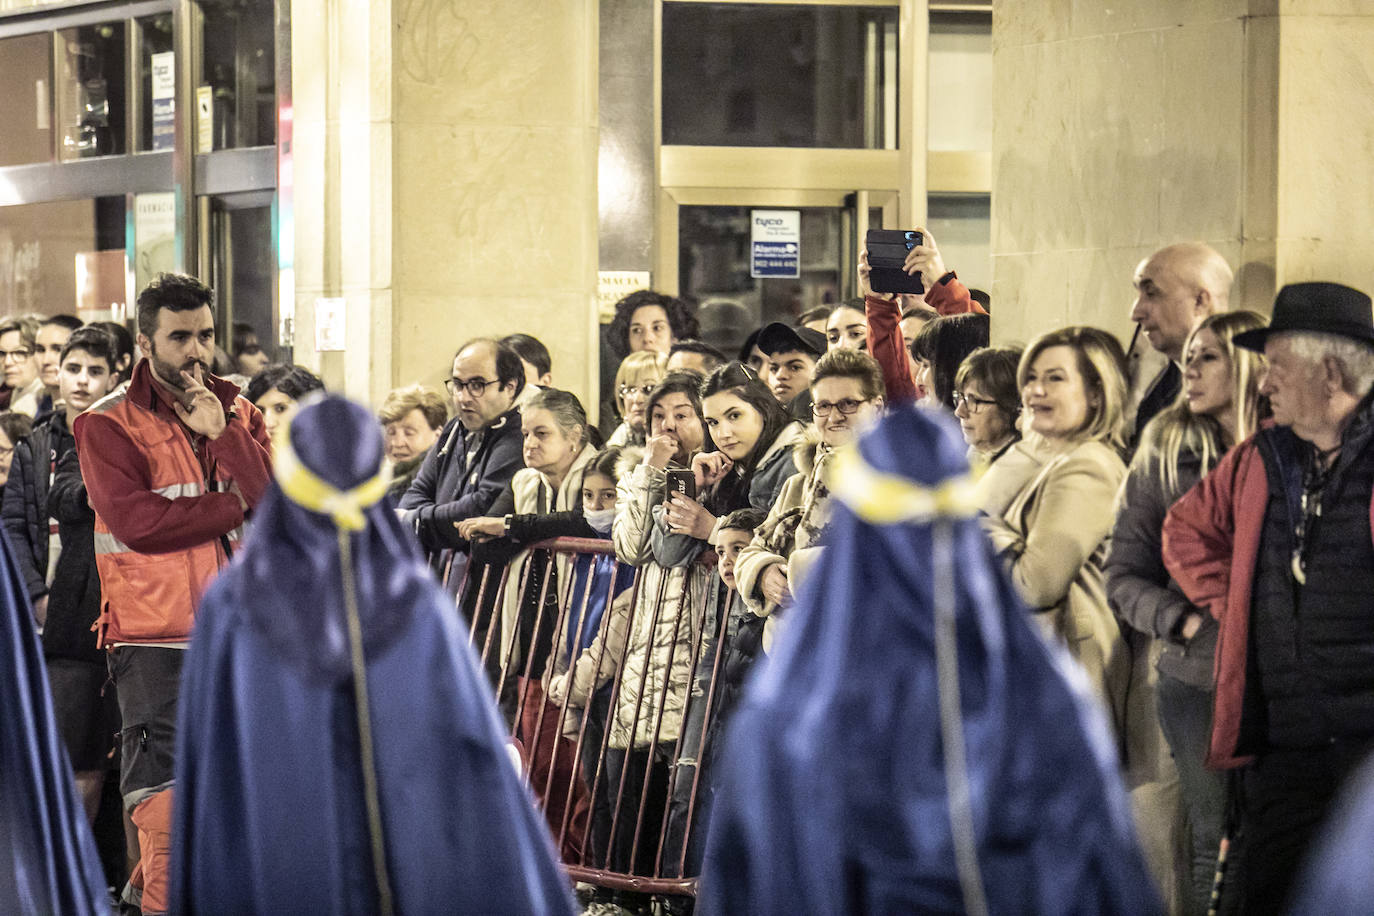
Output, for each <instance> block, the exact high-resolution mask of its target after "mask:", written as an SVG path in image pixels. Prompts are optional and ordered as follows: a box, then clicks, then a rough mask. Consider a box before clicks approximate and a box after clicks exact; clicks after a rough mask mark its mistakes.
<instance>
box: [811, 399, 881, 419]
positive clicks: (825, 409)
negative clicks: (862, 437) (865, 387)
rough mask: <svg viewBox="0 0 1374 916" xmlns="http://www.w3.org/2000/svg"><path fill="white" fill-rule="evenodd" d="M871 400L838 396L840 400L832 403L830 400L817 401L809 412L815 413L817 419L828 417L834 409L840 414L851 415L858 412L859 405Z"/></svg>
mask: <svg viewBox="0 0 1374 916" xmlns="http://www.w3.org/2000/svg"><path fill="white" fill-rule="evenodd" d="M871 400H872V398H864V399H863V400H862V401H860V400H858V399H857V398H840V400H838V401H835V402H834V403H833V404H832V403H831V402H830V401H817V402H816V403H814V404H812V405H811V412H812V413H813V414H815V415H816V417H817V418H818V419H819V418H822V417H828V416H830V415H831V414H832V413H833V412H835V411H836V410H838V411H839V412H840V415H841V416H844V417H851V416H853V415H854V414H855V413H857V412H858V410H859V407H860V406H862V405H864V404H867V403H868V402H869V401H871Z"/></svg>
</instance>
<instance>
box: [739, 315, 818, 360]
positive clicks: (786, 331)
mask: <svg viewBox="0 0 1374 916" xmlns="http://www.w3.org/2000/svg"><path fill="white" fill-rule="evenodd" d="M754 345H755V346H756V347H758V348H759V349H760V350H762V351H763V352H764V353H765V354H766V355H768V356H772V355H773V354H774V353H792V352H794V351H800V352H802V353H810V354H811V355H812V356H814V357H816V358H817V359H820V358H821V357H822V356H824V355H825V350H826V341H825V335H824V334H822V333H821V332H820V331H813V330H811V329H810V328H807V327H800V328H794V327H792V326H791V325H786V324H783V323H782V322H781V321H775V322H773V323H772V324H768V325H764V327H763V330H761V331H759V336H758V339H757V340H756V341H755V342H754Z"/></svg>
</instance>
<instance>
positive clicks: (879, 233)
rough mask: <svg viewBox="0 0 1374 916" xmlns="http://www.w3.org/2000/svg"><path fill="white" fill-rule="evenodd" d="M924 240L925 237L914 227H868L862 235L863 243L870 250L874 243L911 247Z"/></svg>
mask: <svg viewBox="0 0 1374 916" xmlns="http://www.w3.org/2000/svg"><path fill="white" fill-rule="evenodd" d="M924 241H925V237H924V236H922V235H921V233H919V232H917V231H916V230H915V229H870V230H868V233H867V234H866V235H865V236H864V245H865V246H867V247H868V248H869V249H870V250H871V249H872V248H873V246H874V245H901V246H903V247H905V248H912V247H915V246H916V245H920V244H921V243H922V242H924Z"/></svg>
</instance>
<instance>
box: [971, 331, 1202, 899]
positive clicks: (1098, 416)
mask: <svg viewBox="0 0 1374 916" xmlns="http://www.w3.org/2000/svg"><path fill="white" fill-rule="evenodd" d="M1125 364H1126V357H1125V354H1124V353H1123V352H1122V350H1121V345H1120V344H1119V343H1117V340H1116V338H1115V337H1112V336H1111V335H1110V334H1108V333H1107V332H1105V331H1101V330H1099V329H1097V328H1088V327H1068V328H1064V329H1062V330H1059V331H1054V332H1051V333H1049V334H1046V335H1044V336H1042V337H1040V338H1039V339H1038V340H1036V341H1035V342H1034V343H1032V344H1031V345H1030V347H1029V348H1027V350H1026V352H1025V354H1023V355H1022V357H1021V364H1020V366H1019V367H1018V369H1017V381H1018V383H1019V384H1020V386H1021V403H1022V412H1023V416H1024V417H1025V420H1024V423H1025V426H1024V427H1023V428H1024V429H1025V432H1026V438H1027V440H1028V443H1027V444H1028V445H1029V446H1030V452H1029V454H1033V455H1034V458H1035V460H1034V461H1030V462H1027V463H1026V464H1025V468H1026V477H1025V480H1026V482H1025V483H1024V484H1023V485H1021V486H1020V487H1019V488H1016V489H1014V490H1010V489H1009V490H1008V491H1007V492H1008V494H1010V495H1011V498H1010V502H1009V503H1008V504H1007V505H1006V507H1005V508H1004V509H1002V510H1001V512H1000V514H996V515H989V516H988V517H986V518H985V519H984V525H985V527H986V528H987V531H988V534H989V535H990V537H991V539H992V543H993V545H994V547H995V548H996V549H997V550H998V552H999V553H1000V554H1001V555H1002V557H1003V560H1004V561H1005V562H1006V564H1007V568H1008V570H1009V572H1010V573H1011V578H1012V581H1013V582H1014V583H1015V586H1016V589H1017V591H1018V592H1019V593H1020V595H1021V597H1022V599H1023V600H1025V602H1026V604H1028V605H1029V606H1030V609H1031V611H1032V612H1033V613H1034V615H1035V618H1036V620H1037V622H1039V624H1040V625H1041V629H1042V630H1043V631H1044V633H1045V635H1046V636H1047V637H1049V638H1050V639H1051V640H1054V641H1057V642H1059V643H1060V644H1062V645H1064V646H1066V647H1067V649H1068V651H1069V654H1070V655H1071V656H1073V658H1074V660H1075V661H1077V662H1078V666H1079V668H1080V669H1081V670H1082V672H1083V673H1084V674H1085V675H1087V679H1088V683H1089V685H1090V687H1091V689H1092V691H1093V692H1094V693H1095V694H1096V695H1097V697H1098V699H1099V700H1100V701H1101V704H1102V709H1103V711H1104V712H1105V713H1106V714H1107V715H1108V717H1109V721H1110V722H1111V725H1112V727H1113V731H1114V733H1115V735H1116V738H1117V745H1118V749H1119V750H1120V752H1121V765H1122V770H1123V776H1124V778H1125V780H1126V782H1127V784H1128V786H1129V788H1130V789H1131V795H1132V802H1133V806H1134V807H1135V810H1136V815H1137V828H1138V830H1139V833H1140V836H1141V840H1142V843H1143V845H1144V846H1145V848H1146V857H1147V859H1149V861H1150V866H1151V872H1152V873H1153V874H1154V877H1155V879H1156V880H1157V881H1158V882H1159V884H1160V887H1161V890H1163V891H1164V892H1165V893H1166V895H1172V893H1173V885H1174V879H1173V873H1172V861H1173V853H1172V849H1171V847H1172V842H1173V841H1172V836H1173V832H1174V829H1175V822H1176V817H1175V813H1176V812H1177V810H1178V796H1177V791H1178V780H1177V774H1176V773H1175V772H1174V769H1173V765H1172V762H1171V761H1170V760H1169V756H1168V750H1167V747H1166V746H1165V744H1164V740H1163V735H1162V734H1161V732H1160V729H1159V718H1158V716H1157V714H1156V713H1155V709H1154V699H1153V691H1152V686H1151V677H1152V667H1151V665H1150V660H1149V655H1148V652H1137V651H1133V648H1132V646H1131V644H1130V642H1129V641H1128V639H1127V636H1126V634H1125V633H1123V631H1122V628H1121V626H1120V625H1119V624H1118V622H1117V619H1116V616H1115V614H1114V613H1113V612H1112V609H1111V607H1110V605H1109V604H1108V602H1107V590H1106V575H1105V573H1104V565H1105V562H1106V558H1107V550H1108V547H1109V544H1110V541H1111V532H1112V527H1113V525H1114V524H1115V521H1116V496H1117V492H1118V490H1120V488H1121V484H1122V481H1124V480H1125V478H1126V465H1125V464H1124V463H1123V461H1122V460H1121V452H1122V448H1123V444H1124V435H1125V426H1126V424H1125V419H1124V418H1125V411H1124V406H1123V405H1124V403H1125V399H1126V375H1125ZM1002 460H1003V461H1005V460H1006V459H1005V458H1003V459H1002ZM1037 462H1039V467H1038V469H1036V468H1035V464H1036V463H1037ZM998 463H1001V462H1000V461H999V462H998ZM993 467H994V468H996V465H994V466H993Z"/></svg>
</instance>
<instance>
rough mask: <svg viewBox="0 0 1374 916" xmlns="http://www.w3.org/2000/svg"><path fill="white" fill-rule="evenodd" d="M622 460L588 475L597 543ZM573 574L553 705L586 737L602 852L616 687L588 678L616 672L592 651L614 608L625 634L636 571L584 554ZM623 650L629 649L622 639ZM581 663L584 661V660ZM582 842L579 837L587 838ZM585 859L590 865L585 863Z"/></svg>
mask: <svg viewBox="0 0 1374 916" xmlns="http://www.w3.org/2000/svg"><path fill="white" fill-rule="evenodd" d="M623 461H624V458H623V454H622V449H620V448H619V447H617V446H609V447H607V448H604V449H602V450H601V451H599V452H597V453H596V457H594V458H593V459H592V460H591V461H590V462H589V463H588V464H587V466H586V468H585V469H584V470H583V473H582V515H583V518H584V519H586V522H587V524H588V525H589V526H591V528H592V530H593V531H594V533H595V537H596V538H597V539H598V540H607V541H608V540H610V538H611V527H612V525H613V524H614V522H615V503H616V498H617V493H616V484H617V480H618V479H619V475H620V472H621V465H622V463H623ZM572 575H573V578H572V587H571V589H570V590H569V592H568V595H569V596H570V597H569V602H570V603H569V606H568V612H567V618H566V623H565V625H564V627H563V629H562V631H561V632H560V634H559V648H558V651H559V652H560V653H561V654H562V658H561V659H560V664H559V670H560V671H562V673H561V674H559V675H557V676H556V677H554V678H552V679H551V680H550V682H549V702H551V703H552V704H553V705H554V706H555V707H557V709H558V715H559V716H560V717H561V721H562V722H563V734H565V735H579V736H580V738H579V740H580V742H581V745H582V753H581V755H580V757H579V760H578V765H579V767H580V769H581V775H582V781H583V784H584V785H586V786H594V787H595V789H594V790H593V791H592V792H591V799H590V804H591V810H590V812H589V814H590V817H591V825H590V826H591V829H590V831H589V832H588V833H587V837H588V843H589V846H588V850H604V849H605V848H606V842H607V838H608V836H609V835H610V828H611V817H612V815H613V813H614V812H613V810H612V804H611V799H612V797H613V794H614V790H613V789H611V788H610V787H609V785H608V783H607V774H606V773H605V772H604V769H601V767H600V764H601V748H602V747H603V745H604V743H605V737H606V720H607V718H608V717H609V715H610V705H611V685H610V684H603V685H602V687H601V688H600V689H599V690H597V691H596V692H595V693H591V692H590V691H589V690H588V686H589V684H590V683H591V681H592V680H593V678H592V677H591V674H590V672H593V671H594V669H596V668H597V667H598V665H599V666H601V667H602V668H604V669H605V670H610V667H611V666H612V664H613V662H612V660H611V659H610V658H609V657H605V658H602V657H600V656H601V655H602V653H601V652H600V651H598V652H592V651H591V650H592V647H593V645H596V638H597V637H598V635H601V634H602V633H603V631H604V629H605V627H606V625H607V624H608V622H609V619H610V616H611V615H608V614H607V613H606V611H607V608H608V606H611V605H614V606H615V607H616V608H617V612H616V613H617V614H618V617H617V619H618V620H619V621H621V628H622V632H623V622H624V621H625V620H626V619H627V617H628V610H629V600H630V598H631V595H632V591H631V590H630V589H631V586H633V585H634V579H635V569H634V567H633V566H629V565H627V564H625V563H622V562H620V561H619V560H618V559H617V558H616V557H615V555H614V554H610V555H607V554H592V553H583V554H579V555H578V556H577V559H576V560H575V561H574V562H573V574H572ZM620 644H621V645H623V641H622V642H621V643H620ZM583 658H585V659H586V661H582V659H583ZM579 663H580V664H581V665H582V666H583V667H584V668H586V669H587V671H588V672H589V674H588V676H587V680H586V681H585V682H584V683H582V684H580V685H578V686H577V687H576V688H575V689H573V691H572V695H571V696H570V695H569V684H568V679H569V671H570V670H571V667H572V666H574V665H577V664H579ZM569 759H571V755H569ZM598 770H601V771H600V772H598ZM555 829H557V828H555ZM570 829H571V828H570ZM578 839H579V840H580V839H581V834H579V835H578ZM583 861H584V862H586V861H588V859H587V858H586V857H584V859H583ZM597 893H598V896H596V897H594V898H593V902H596V903H609V902H610V901H611V899H612V896H611V894H610V893H609V892H603V891H601V890H600V889H598V892H597Z"/></svg>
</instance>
